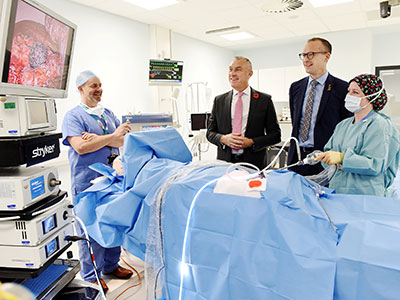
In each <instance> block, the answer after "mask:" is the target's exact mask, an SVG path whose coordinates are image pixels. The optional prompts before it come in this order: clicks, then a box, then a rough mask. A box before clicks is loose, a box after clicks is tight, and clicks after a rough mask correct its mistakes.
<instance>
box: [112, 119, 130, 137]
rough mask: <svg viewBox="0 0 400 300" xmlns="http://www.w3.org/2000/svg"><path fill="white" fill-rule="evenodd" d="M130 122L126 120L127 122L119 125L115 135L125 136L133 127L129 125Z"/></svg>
mask: <svg viewBox="0 0 400 300" xmlns="http://www.w3.org/2000/svg"><path fill="white" fill-rule="evenodd" d="M129 124H130V122H125V123H122V124H121V125H119V126H118V127H117V129H115V131H114V133H113V135H114V136H115V137H116V138H123V137H124V136H125V134H127V133H128V132H129V131H130V130H131V127H130V126H129Z"/></svg>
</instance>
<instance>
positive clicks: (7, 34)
mask: <svg viewBox="0 0 400 300" xmlns="http://www.w3.org/2000/svg"><path fill="white" fill-rule="evenodd" d="M0 9H1V11H0V16H1V19H0V42H1V44H0V78H1V82H0V95H18V96H39V97H54V98H65V97H67V95H68V94H67V86H68V80H69V75H70V69H71V58H72V54H73V46H74V38H75V31H76V25H75V24H73V23H71V22H70V21H68V20H66V19H65V18H63V17H61V16H60V15H58V14H56V13H55V12H53V11H51V10H50V9H48V8H47V7H45V6H43V5H41V4H38V3H36V2H33V1H30V0H0Z"/></svg>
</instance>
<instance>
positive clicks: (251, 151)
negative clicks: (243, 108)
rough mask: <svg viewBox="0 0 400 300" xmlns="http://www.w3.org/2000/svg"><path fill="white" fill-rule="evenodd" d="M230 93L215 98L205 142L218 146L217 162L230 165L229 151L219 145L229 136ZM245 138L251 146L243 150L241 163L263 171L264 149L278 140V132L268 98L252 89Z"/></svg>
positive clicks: (230, 130)
mask: <svg viewBox="0 0 400 300" xmlns="http://www.w3.org/2000/svg"><path fill="white" fill-rule="evenodd" d="M232 93H233V91H230V92H227V93H225V94H222V95H219V96H217V97H215V100H214V105H213V109H212V112H211V118H210V122H209V125H208V130H207V139H208V140H209V141H210V142H211V143H213V144H215V145H217V146H218V154H217V159H221V160H225V161H228V162H230V161H232V149H231V148H230V147H228V146H226V145H224V144H222V143H221V137H222V136H223V135H225V134H229V133H232V118H231V106H232V105H231V104H232ZM245 137H247V138H251V139H253V141H254V145H253V146H252V147H249V148H246V149H244V153H243V155H244V161H245V162H248V163H251V164H253V165H256V166H257V167H259V168H263V167H264V160H265V154H266V148H267V146H270V145H273V144H276V143H279V142H280V140H281V129H280V128H279V125H278V120H277V118H276V113H275V108H274V104H273V103H272V100H271V96H270V95H268V94H264V93H260V92H258V91H255V90H253V89H251V99H250V108H249V116H248V121H247V126H246V132H245Z"/></svg>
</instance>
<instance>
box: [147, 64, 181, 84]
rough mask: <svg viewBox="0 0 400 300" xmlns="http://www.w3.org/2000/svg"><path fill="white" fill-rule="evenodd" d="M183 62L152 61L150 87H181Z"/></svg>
mask: <svg viewBox="0 0 400 300" xmlns="http://www.w3.org/2000/svg"><path fill="white" fill-rule="evenodd" d="M182 71H183V61H176V60H156V59H150V65H149V84H150V85H181V84H182Z"/></svg>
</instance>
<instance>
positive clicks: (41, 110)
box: [26, 100, 49, 125]
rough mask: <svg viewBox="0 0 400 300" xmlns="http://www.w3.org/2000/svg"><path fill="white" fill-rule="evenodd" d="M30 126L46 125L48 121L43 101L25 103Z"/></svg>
mask: <svg viewBox="0 0 400 300" xmlns="http://www.w3.org/2000/svg"><path fill="white" fill-rule="evenodd" d="M26 104H27V106H28V112H29V118H30V121H31V124H30V125H38V124H47V123H48V122H49V119H48V117H47V105H46V102H44V101H39V100H38V101H36V100H32V101H27V103H26Z"/></svg>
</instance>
